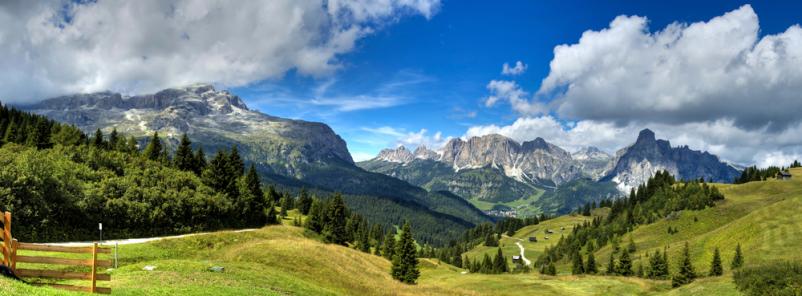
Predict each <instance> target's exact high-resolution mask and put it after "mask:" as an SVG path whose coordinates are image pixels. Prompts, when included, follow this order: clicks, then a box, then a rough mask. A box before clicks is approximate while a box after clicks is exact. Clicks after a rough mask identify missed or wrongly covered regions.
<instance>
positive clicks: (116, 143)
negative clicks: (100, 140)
mask: <svg viewBox="0 0 802 296" xmlns="http://www.w3.org/2000/svg"><path fill="white" fill-rule="evenodd" d="M120 148H122V147H120V134H119V133H117V128H116V127H115V128H113V129H112V130H111V133H110V134H109V149H113V150H122V149H120Z"/></svg>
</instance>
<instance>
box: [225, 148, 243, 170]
mask: <svg viewBox="0 0 802 296" xmlns="http://www.w3.org/2000/svg"><path fill="white" fill-rule="evenodd" d="M228 166H229V170H230V173H231V174H232V175H233V176H235V177H237V178H238V177H241V176H242V174H243V170H245V163H244V162H243V161H242V157H240V156H239V150H238V149H237V146H236V145H234V146H231V152H230V153H229V154H228Z"/></svg>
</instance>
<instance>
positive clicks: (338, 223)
mask: <svg viewBox="0 0 802 296" xmlns="http://www.w3.org/2000/svg"><path fill="white" fill-rule="evenodd" d="M346 211H347V209H346V207H345V202H344V201H343V197H342V195H340V194H339V193H336V194H334V197H332V200H331V204H330V205H329V208H328V212H327V213H326V218H325V219H326V223H325V225H323V236H324V238H325V239H326V241H327V242H329V243H334V244H338V245H343V246H344V245H345V244H346V242H347V241H348V233H347V231H346V229H345V224H346V217H347V215H348V213H346Z"/></svg>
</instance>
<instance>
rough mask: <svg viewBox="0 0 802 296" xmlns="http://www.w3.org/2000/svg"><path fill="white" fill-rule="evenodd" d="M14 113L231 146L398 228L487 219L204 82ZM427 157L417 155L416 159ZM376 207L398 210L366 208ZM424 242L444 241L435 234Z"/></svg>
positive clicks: (312, 126)
mask: <svg viewBox="0 0 802 296" xmlns="http://www.w3.org/2000/svg"><path fill="white" fill-rule="evenodd" d="M21 108H22V109H26V110H29V111H32V112H35V113H38V114H42V115H46V116H48V117H50V118H53V119H55V120H58V121H62V122H66V123H70V124H74V125H76V126H77V127H79V128H80V129H82V130H84V131H85V132H87V133H90V134H91V133H93V132H94V130H95V129H98V128H99V129H102V130H103V131H104V132H105V133H108V132H110V131H111V130H112V128H116V129H117V130H118V131H119V132H121V133H123V134H125V135H126V136H129V135H131V136H134V137H136V138H138V139H139V141H140V143H141V144H144V143H145V142H146V141H147V138H148V137H149V136H151V135H152V134H153V132H155V131H158V132H159V135H160V136H162V137H163V139H165V140H167V144H168V146H169V147H175V146H176V144H177V142H178V139H179V137H180V135H181V134H183V133H187V134H188V136H189V138H190V139H191V140H192V141H193V142H194V144H195V145H196V146H202V147H203V148H204V150H205V151H206V154H207V156H211V155H212V154H213V153H214V152H215V151H217V150H219V149H228V148H230V147H231V146H232V145H236V146H237V147H238V149H239V151H240V154H241V155H242V157H243V158H244V159H245V160H246V161H247V162H248V163H253V164H255V165H256V166H257V169H258V171H259V172H260V174H261V176H262V179H263V180H265V181H266V182H268V183H273V184H278V185H281V186H283V187H289V188H295V189H297V188H300V187H306V188H308V189H315V190H322V191H327V192H342V193H344V194H348V195H350V196H353V197H352V198H347V200H348V201H351V202H352V203H355V202H359V203H360V204H349V206H350V207H352V208H355V209H357V211H361V213H362V214H363V215H364V216H370V217H375V218H377V219H384V220H385V221H391V222H392V223H401V222H403V219H408V218H405V217H409V213H415V214H416V215H424V216H426V217H420V218H419V219H417V220H419V221H428V222H427V223H431V224H432V225H429V226H431V227H434V226H437V225H441V226H442V225H451V226H450V227H451V228H452V229H449V230H447V231H450V232H451V233H452V234H453V233H457V234H458V233H459V232H460V231H461V229H465V228H467V227H470V226H472V225H474V224H477V223H483V222H488V221H490V218H489V217H488V216H486V215H484V214H483V213H482V212H481V211H479V210H478V209H476V208H475V207H474V206H472V205H471V204H469V203H468V202H466V201H464V200H463V199H461V198H459V197H456V196H453V195H451V194H443V193H439V192H427V191H426V190H424V189H422V188H419V187H416V186H413V185H411V184H409V183H407V182H404V181H401V180H398V179H395V178H392V177H389V176H386V175H383V174H377V173H372V172H368V171H365V170H363V169H361V168H359V167H357V166H356V165H355V164H354V161H353V159H352V158H351V155H350V153H349V152H348V149H347V147H346V144H345V141H343V139H342V138H340V136H338V135H337V134H335V133H334V131H333V130H332V129H331V128H330V127H329V126H328V125H326V124H323V123H317V122H307V121H302V120H291V119H285V118H279V117H275V116H270V115H266V114H263V113H261V112H258V111H254V110H250V109H249V108H248V107H247V106H246V105H245V103H244V102H243V101H242V100H241V99H240V98H239V97H237V96H236V95H233V94H231V93H229V92H227V91H218V90H215V89H214V87H213V86H211V85H207V84H195V85H190V86H186V87H179V88H171V89H166V90H163V91H160V92H157V93H155V94H147V95H137V96H123V95H121V94H118V93H113V92H99V93H91V94H77V95H70V96H62V97H57V98H53V99H48V100H45V101H42V102H40V103H37V104H34V105H29V106H21ZM427 153H428V152H427V151H425V150H421V151H419V155H421V157H424V156H425V155H428V154H427ZM413 157H414V156H413ZM365 196H370V197H372V198H363V197H365ZM375 199H383V200H385V201H381V202H379V201H376V200H375ZM379 204H381V207H403V208H405V209H404V210H401V209H397V208H396V209H394V210H393V209H385V208H380V209H377V208H372V209H371V207H379ZM369 205H372V206H369ZM379 213H380V215H375V214H379ZM388 213H390V214H388ZM405 213H406V214H405ZM445 220H448V221H445ZM433 225H434V226H433ZM429 226H420V227H419V228H421V229H422V228H423V227H429ZM438 227H440V226H438ZM441 228H442V227H441ZM443 231H446V230H443ZM429 237H432V239H438V240H445V239H446V238H441V237H436V235H434V234H430V235H429Z"/></svg>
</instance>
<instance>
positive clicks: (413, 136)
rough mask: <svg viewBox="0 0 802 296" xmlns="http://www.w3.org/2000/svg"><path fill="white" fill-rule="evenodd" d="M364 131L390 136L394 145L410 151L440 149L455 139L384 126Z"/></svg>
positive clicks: (425, 131) (424, 130) (425, 130)
mask: <svg viewBox="0 0 802 296" xmlns="http://www.w3.org/2000/svg"><path fill="white" fill-rule="evenodd" d="M362 130H364V131H367V132H370V133H373V134H375V135H383V136H389V137H390V142H391V143H392V145H394V146H400V145H404V146H405V147H407V148H410V149H415V148H417V147H418V146H426V147H427V148H429V149H439V148H440V147H443V145H445V143H446V142H448V141H449V140H451V139H452V138H453V137H445V136H443V133H441V132H439V131H438V132H435V133H434V134H431V135H430V134H429V131H428V130H427V129H421V130H419V131H417V132H409V131H406V130H404V129H398V128H393V127H389V126H382V127H378V128H367V127H365V128H362Z"/></svg>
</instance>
